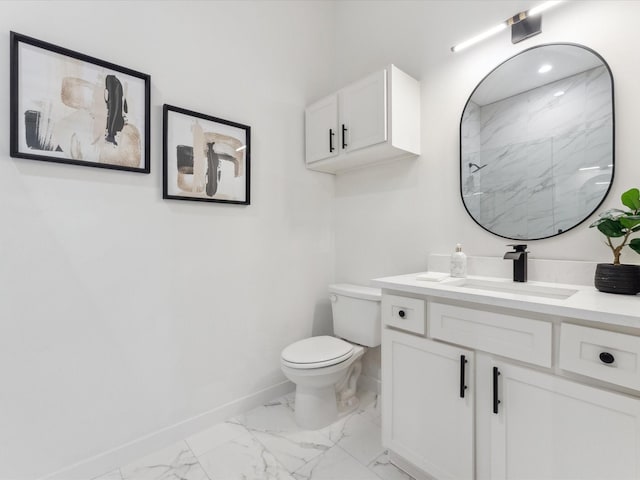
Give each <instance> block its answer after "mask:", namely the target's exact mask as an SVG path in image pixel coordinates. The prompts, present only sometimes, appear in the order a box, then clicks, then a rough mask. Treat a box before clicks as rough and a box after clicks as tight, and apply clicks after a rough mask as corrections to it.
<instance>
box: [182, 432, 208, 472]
mask: <svg viewBox="0 0 640 480" xmlns="http://www.w3.org/2000/svg"><path fill="white" fill-rule="evenodd" d="M182 441H183V442H184V444H185V445H186V446H187V448H188V449H189V451H190V452H191V455H193V458H195V459H196V463H197V464H198V466H199V467H200V470H202V471H203V472H204V474H205V476H206V477H207V478H208V479H209V480H213V479H212V478H211V477H210V476H209V472H207V471H206V470H205V469H204V467H203V466H202V464H201V463H200V458H198V456H197V455H196V454H195V452H194V451H193V449H192V448H191V445H189V442H187V439H186V438H185V439H183V440H182Z"/></svg>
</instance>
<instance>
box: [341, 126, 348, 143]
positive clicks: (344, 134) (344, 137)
mask: <svg viewBox="0 0 640 480" xmlns="http://www.w3.org/2000/svg"><path fill="white" fill-rule="evenodd" d="M346 133H347V127H345V126H344V123H343V124H342V148H347V135H346Z"/></svg>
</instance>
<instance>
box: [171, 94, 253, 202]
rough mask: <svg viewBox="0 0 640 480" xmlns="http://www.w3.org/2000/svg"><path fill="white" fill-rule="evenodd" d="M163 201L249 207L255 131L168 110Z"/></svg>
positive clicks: (175, 108) (214, 118) (172, 108)
mask: <svg viewBox="0 0 640 480" xmlns="http://www.w3.org/2000/svg"><path fill="white" fill-rule="evenodd" d="M163 111H164V131H163V140H164V151H163V163H164V174H163V182H164V186H163V192H162V198H173V199H179V200H195V201H199V202H221V203H235V204H239V205H249V203H250V198H249V197H250V172H251V161H250V159H251V127H249V126H247V125H242V124H240V123H235V122H230V121H228V120H223V119H221V118H216V117H211V116H209V115H205V114H202V113H197V112H192V111H190V110H185V109H184V108H178V107H174V106H171V105H164V109H163Z"/></svg>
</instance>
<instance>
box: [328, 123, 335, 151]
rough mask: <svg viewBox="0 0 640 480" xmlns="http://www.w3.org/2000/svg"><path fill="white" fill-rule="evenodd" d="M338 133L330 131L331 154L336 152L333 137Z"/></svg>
mask: <svg viewBox="0 0 640 480" xmlns="http://www.w3.org/2000/svg"><path fill="white" fill-rule="evenodd" d="M335 134H336V133H335V132H334V131H333V129H332V128H330V129H329V153H331V152H333V151H334V150H335V148H334V146H333V136H334V135H335Z"/></svg>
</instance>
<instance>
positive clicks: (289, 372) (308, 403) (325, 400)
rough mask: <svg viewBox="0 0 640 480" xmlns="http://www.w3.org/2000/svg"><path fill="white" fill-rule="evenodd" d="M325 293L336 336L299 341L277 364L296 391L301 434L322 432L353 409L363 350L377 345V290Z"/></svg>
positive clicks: (345, 288) (339, 288)
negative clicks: (303, 429)
mask: <svg viewBox="0 0 640 480" xmlns="http://www.w3.org/2000/svg"><path fill="white" fill-rule="evenodd" d="M329 291H330V298H331V302H332V312H333V325H334V332H335V334H336V336H335V337H330V336H326V335H323V336H318V337H311V338H306V339H304V340H300V341H297V342H295V343H292V344H291V345H289V346H288V347H286V348H285V349H284V350H282V354H281V358H280V362H281V368H282V372H283V373H284V375H285V376H286V377H287V378H288V379H289V380H290V381H291V382H293V383H294V384H295V385H296V397H295V419H296V423H297V424H298V425H299V426H300V427H302V428H305V429H318V428H323V427H325V426H327V425H329V424H330V423H332V422H334V421H335V420H336V419H337V418H338V417H339V416H340V415H344V414H346V413H349V412H351V411H353V410H354V409H355V408H357V406H358V403H359V401H358V398H357V396H356V387H357V381H358V378H359V376H360V373H361V371H362V356H363V355H364V353H365V351H366V347H375V346H377V345H380V334H381V331H380V298H381V292H380V290H379V289H376V288H370V287H362V286H358V285H348V284H338V285H330V286H329ZM338 337H342V338H338Z"/></svg>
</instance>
